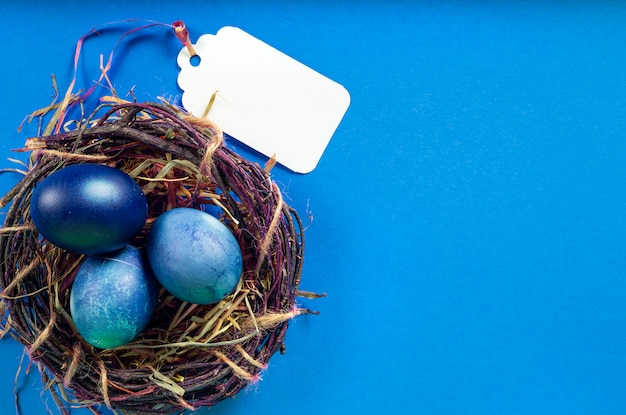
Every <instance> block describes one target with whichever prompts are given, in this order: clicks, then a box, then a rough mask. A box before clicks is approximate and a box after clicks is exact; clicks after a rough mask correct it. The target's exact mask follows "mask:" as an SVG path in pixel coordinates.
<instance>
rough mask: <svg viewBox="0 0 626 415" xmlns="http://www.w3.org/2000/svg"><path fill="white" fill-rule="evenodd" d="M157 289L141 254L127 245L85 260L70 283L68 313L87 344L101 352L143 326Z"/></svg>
mask: <svg viewBox="0 0 626 415" xmlns="http://www.w3.org/2000/svg"><path fill="white" fill-rule="evenodd" d="M159 289H160V286H159V283H158V282H157V280H156V279H155V278H154V276H153V274H152V273H151V271H150V267H149V265H148V263H147V261H146V260H145V258H144V256H143V255H142V253H141V251H140V250H138V249H137V248H135V247H133V246H130V245H129V246H127V247H126V248H125V249H123V250H121V251H118V252H115V253H112V254H108V255H97V256H90V257H87V259H85V261H84V262H83V263H82V264H81V266H80V268H79V269H78V272H77V273H76V277H75V279H74V283H73V284H72V289H71V292H70V313H71V316H72V319H73V320H74V324H75V325H76V329H77V330H78V332H79V333H80V335H81V336H82V337H83V338H84V339H85V340H86V341H87V342H88V343H89V344H91V345H93V346H95V347H98V348H101V349H105V348H110V347H117V346H121V345H123V344H126V343H128V342H130V341H131V340H133V339H134V338H135V337H136V336H137V335H138V334H139V333H140V332H141V331H142V330H143V329H144V328H145V327H146V325H147V324H148V322H149V321H150V319H151V318H152V314H153V312H154V309H155V307H156V304H157V299H158V295H159Z"/></svg>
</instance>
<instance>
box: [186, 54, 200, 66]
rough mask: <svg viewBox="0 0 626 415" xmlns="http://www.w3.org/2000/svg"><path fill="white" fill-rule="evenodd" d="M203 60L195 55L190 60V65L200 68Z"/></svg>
mask: <svg viewBox="0 0 626 415" xmlns="http://www.w3.org/2000/svg"><path fill="white" fill-rule="evenodd" d="M201 60H202V59H200V55H194V56H192V57H191V58H189V63H190V64H191V66H198V65H200V61H201Z"/></svg>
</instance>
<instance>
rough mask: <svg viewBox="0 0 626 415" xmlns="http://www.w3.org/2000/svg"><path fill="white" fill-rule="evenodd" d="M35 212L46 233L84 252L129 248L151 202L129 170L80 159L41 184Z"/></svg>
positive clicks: (32, 205) (32, 209)
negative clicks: (83, 161) (128, 172)
mask: <svg viewBox="0 0 626 415" xmlns="http://www.w3.org/2000/svg"><path fill="white" fill-rule="evenodd" d="M30 214H31V217H32V220H33V222H34V224H35V227H36V228H37V230H38V231H39V233H41V235H42V236H43V237H44V238H46V239H47V240H48V241H50V242H52V243H53V244H55V245H57V246H59V247H61V248H63V249H66V250H68V251H71V252H75V253H79V254H101V253H106V252H112V251H115V250H118V249H122V248H123V247H125V246H126V245H127V244H128V243H129V242H130V241H131V240H132V239H133V237H135V235H136V234H137V233H138V232H139V231H140V230H141V228H142V227H143V225H144V224H145V222H146V218H147V216H148V203H147V201H146V197H145V195H144V194H143V191H142V190H141V188H140V187H139V185H138V184H137V183H136V182H135V181H134V180H133V179H132V177H130V176H129V175H128V174H126V173H124V172H123V171H121V170H118V169H115V168H113V167H109V166H104V165H101V164H75V165H71V166H68V167H65V168H62V169H60V170H58V171H56V172H54V173H53V174H51V175H50V176H48V177H46V178H45V179H44V180H42V181H41V183H38V184H37V186H36V187H35V190H34V191H33V195H32V198H31V202H30Z"/></svg>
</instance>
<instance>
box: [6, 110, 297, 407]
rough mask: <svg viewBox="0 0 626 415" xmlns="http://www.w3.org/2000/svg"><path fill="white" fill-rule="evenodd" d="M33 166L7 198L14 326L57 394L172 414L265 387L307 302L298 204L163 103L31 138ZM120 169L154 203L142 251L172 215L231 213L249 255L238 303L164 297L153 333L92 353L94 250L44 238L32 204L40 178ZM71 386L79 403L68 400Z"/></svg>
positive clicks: (107, 113)
mask: <svg viewBox="0 0 626 415" xmlns="http://www.w3.org/2000/svg"><path fill="white" fill-rule="evenodd" d="M26 149H27V150H31V151H32V160H33V163H32V167H31V168H30V169H29V170H28V172H27V174H26V175H25V176H24V178H23V179H22V180H21V182H20V183H19V184H18V185H17V186H15V187H14V188H13V189H12V190H11V191H10V192H9V193H8V194H7V195H5V196H4V198H3V199H2V200H1V201H0V202H1V203H2V205H7V204H9V203H10V204H11V206H10V207H9V209H8V212H7V215H6V220H5V222H4V227H3V228H2V230H1V233H0V250H1V254H2V261H1V262H0V274H1V278H2V280H1V284H0V285H1V288H2V299H3V302H4V305H5V307H6V308H7V310H8V319H7V321H6V322H5V326H6V328H10V329H11V331H12V333H13V334H14V335H15V337H16V338H17V339H18V340H19V341H20V342H21V343H22V344H23V345H24V346H25V347H26V350H27V352H28V354H29V356H30V357H31V358H32V359H33V360H35V361H36V362H38V364H39V365H40V366H42V368H43V375H44V377H45V379H46V380H47V381H48V383H49V387H50V390H51V391H52V393H53V396H54V397H55V399H57V400H59V402H60V397H63V398H65V399H69V400H70V401H71V402H73V403H75V404H79V405H82V406H87V407H91V408H92V409H93V410H94V411H96V412H97V408H98V406H99V405H101V404H105V405H106V406H107V407H109V408H112V409H114V410H119V411H120V412H132V413H144V414H166V413H168V414H169V413H176V412H182V411H184V410H186V409H195V408H198V407H202V406H211V405H214V404H216V403H217V402H219V401H221V400H222V399H224V398H226V397H229V396H233V395H235V394H236V393H237V392H238V391H239V390H241V389H242V388H243V387H245V386H246V385H247V384H248V383H250V382H255V381H257V380H258V379H259V374H260V372H261V371H262V370H263V369H264V368H266V367H267V363H268V360H269V358H270V357H271V356H272V355H273V354H274V353H275V352H276V351H278V350H281V348H282V347H283V342H284V338H285V333H286V330H287V326H288V323H289V320H290V319H291V318H293V317H295V316H296V315H298V314H302V313H305V312H309V311H308V310H305V309H300V308H297V307H296V306H295V298H296V295H298V294H299V292H298V285H299V280H300V274H301V267H302V260H303V249H304V239H303V231H302V224H301V222H300V219H299V217H298V215H297V213H296V212H295V211H294V209H292V208H290V207H289V206H287V204H285V202H284V201H283V199H282V196H281V193H280V191H279V189H278V188H277V186H276V184H275V183H274V182H272V180H271V178H270V175H269V173H268V171H266V170H265V169H263V168H261V167H260V166H259V165H258V164H256V163H252V162H249V161H247V160H245V159H243V158H242V157H240V156H239V155H238V154H236V153H235V152H233V151H232V150H230V149H228V148H227V147H225V146H224V145H223V139H222V133H221V131H220V130H219V129H218V128H217V127H216V126H215V125H213V124H211V123H209V122H208V121H206V120H203V119H198V118H195V117H192V116H190V115H188V114H186V113H184V112H183V111H181V110H178V109H176V108H173V107H170V106H166V105H161V104H137V103H123V104H118V105H115V106H108V107H105V108H104V109H103V108H100V109H99V110H96V112H94V114H93V115H92V116H91V117H90V118H89V119H88V120H86V121H84V122H81V123H78V126H77V128H75V129H73V130H71V131H69V132H62V133H54V134H50V135H44V136H41V137H37V138H33V139H29V140H28V141H27V144H26ZM83 163H97V164H102V165H107V166H110V167H114V168H116V169H119V170H121V171H123V172H125V173H127V174H128V175H129V176H131V177H132V178H133V179H134V180H135V181H136V183H137V184H138V185H139V186H140V187H141V189H142V191H143V193H144V194H145V195H146V199H147V202H148V219H147V221H146V224H145V226H144V227H143V229H141V231H140V232H139V233H138V234H137V235H136V236H135V237H134V238H133V240H132V241H131V242H130V244H131V245H133V246H135V247H138V248H143V247H144V246H145V245H146V241H147V237H148V234H149V232H150V229H151V227H152V225H153V224H154V222H155V221H156V219H157V218H158V217H159V216H160V215H161V214H163V213H164V212H166V211H170V210H171V209H173V208H180V207H182V208H192V209H197V210H203V211H209V210H218V211H219V213H218V214H217V216H218V218H219V219H220V221H221V222H222V223H223V224H224V225H225V226H227V227H228V228H229V229H230V231H231V232H232V235H233V236H234V238H235V240H236V242H237V244H238V245H239V248H240V249H241V258H242V269H243V272H242V276H241V278H240V280H239V281H238V283H237V284H236V287H235V289H234V291H233V292H232V293H231V294H230V295H228V296H227V297H226V298H225V299H223V300H221V301H219V302H217V303H214V304H207V305H199V304H192V303H186V302H183V301H181V300H179V299H178V298H176V297H174V296H173V295H172V294H170V293H169V292H168V291H167V290H165V289H163V288H162V289H161V290H160V294H159V298H158V303H157V305H156V310H155V312H154V314H153V315H152V319H151V320H150V322H149V324H148V326H147V328H146V329H145V330H143V331H142V332H141V333H140V334H139V335H138V337H136V338H135V339H134V340H133V341H131V342H130V343H127V344H124V345H122V346H119V347H115V348H108V349H100V348H96V347H93V346H91V345H90V344H89V343H87V342H86V341H85V339H83V338H82V336H81V335H80V334H79V333H78V332H77V330H76V326H75V324H74V322H73V320H72V317H71V315H70V295H69V294H70V289H71V287H72V283H73V281H74V278H75V276H76V274H77V271H78V269H79V268H80V265H81V264H82V263H83V261H84V260H85V256H84V255H80V254H76V253H71V252H68V251H65V250H63V249H62V248H59V247H57V246H56V245H54V244H52V243H51V242H49V241H48V240H46V239H45V238H43V237H41V236H40V234H39V232H38V230H37V228H36V227H35V226H34V224H33V221H32V217H31V212H30V209H29V204H30V201H31V196H32V194H33V190H34V188H35V186H36V184H37V183H39V182H41V181H42V180H43V179H44V178H46V177H48V176H49V175H51V174H52V173H53V172H55V171H57V170H60V169H61V168H63V167H66V166H70V165H74V164H83ZM66 391H69V392H70V393H69V395H68V394H66Z"/></svg>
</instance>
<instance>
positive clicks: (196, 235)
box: [146, 208, 242, 304]
mask: <svg viewBox="0 0 626 415" xmlns="http://www.w3.org/2000/svg"><path fill="white" fill-rule="evenodd" d="M146 252H147V254H148V260H149V261H150V265H151V267H152V270H153V271H154V275H155V276H156V278H157V279H158V280H159V282H160V283H161V285H163V287H165V288H166V289H167V290H168V291H169V292H170V293H171V294H173V295H174V296H175V297H177V298H179V299H181V300H183V301H186V302H188V303H195V304H212V303H216V302H218V301H220V300H222V299H223V298H224V297H226V296H228V295H229V294H230V293H232V292H233V290H234V289H235V287H236V286H237V283H238V282H239V279H240V278H241V273H242V258H241V249H240V247H239V244H238V242H237V240H236V239H235V237H234V236H233V234H232V233H231V231H230V229H229V228H228V227H227V226H226V225H224V224H223V223H222V222H220V221H219V220H218V219H216V218H215V217H213V216H211V215H210V214H208V213H205V212H202V211H200V210H196V209H191V208H175V209H172V210H170V211H168V212H165V213H163V214H162V215H161V216H159V217H158V219H157V220H156V221H155V222H154V224H153V225H152V228H151V229H150V234H149V236H148V244H147V247H146Z"/></svg>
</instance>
